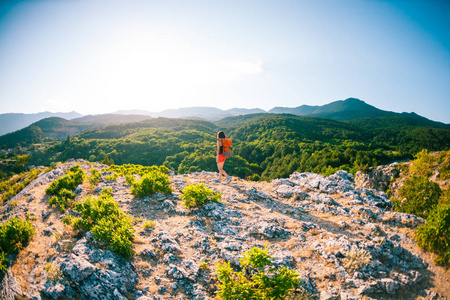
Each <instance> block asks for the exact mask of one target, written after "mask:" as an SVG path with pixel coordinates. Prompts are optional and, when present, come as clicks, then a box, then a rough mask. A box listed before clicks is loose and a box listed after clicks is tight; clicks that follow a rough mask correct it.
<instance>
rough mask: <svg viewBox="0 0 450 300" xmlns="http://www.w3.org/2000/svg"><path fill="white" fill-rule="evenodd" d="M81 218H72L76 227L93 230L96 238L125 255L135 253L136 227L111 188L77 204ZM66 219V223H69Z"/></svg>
mask: <svg viewBox="0 0 450 300" xmlns="http://www.w3.org/2000/svg"><path fill="white" fill-rule="evenodd" d="M75 210H76V211H78V212H80V214H81V217H80V218H72V220H71V222H72V225H73V226H74V228H76V229H78V228H81V229H84V230H91V232H92V234H93V235H94V237H95V239H96V240H98V241H100V242H103V243H105V244H107V245H108V247H109V248H111V249H112V250H113V251H115V252H117V253H118V254H120V255H122V256H123V257H131V256H132V255H133V249H132V242H131V241H132V239H133V233H134V228H133V225H132V221H131V219H130V217H129V216H128V215H126V214H125V213H124V212H123V211H122V210H121V209H120V208H119V205H118V203H117V202H116V201H115V200H114V199H113V197H112V196H111V189H104V190H103V191H102V192H101V193H100V197H98V198H94V197H92V196H88V197H87V198H85V199H83V200H82V201H81V202H80V203H77V204H76V205H75ZM68 221H69V220H67V219H65V220H64V222H65V223H69V222H68Z"/></svg>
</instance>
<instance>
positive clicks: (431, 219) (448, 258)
mask: <svg viewBox="0 0 450 300" xmlns="http://www.w3.org/2000/svg"><path fill="white" fill-rule="evenodd" d="M415 235H416V241H417V244H418V245H419V246H420V247H422V248H424V249H425V250H427V251H432V252H435V253H436V254H437V257H436V259H435V262H436V263H437V264H449V263H450V204H446V205H438V206H436V207H435V208H434V209H433V210H432V211H431V212H430V215H429V216H428V219H427V222H426V223H425V224H423V225H421V226H419V227H418V228H417V230H416V233H415Z"/></svg>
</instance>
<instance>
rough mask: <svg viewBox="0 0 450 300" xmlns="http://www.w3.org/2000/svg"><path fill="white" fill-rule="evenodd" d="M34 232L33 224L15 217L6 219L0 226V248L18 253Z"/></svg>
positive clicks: (7, 251)
mask: <svg viewBox="0 0 450 300" xmlns="http://www.w3.org/2000/svg"><path fill="white" fill-rule="evenodd" d="M34 234H35V232H34V228H33V224H31V222H30V221H27V220H20V219H19V218H17V217H14V218H11V219H8V220H7V221H6V222H5V223H3V224H2V225H1V226H0V250H1V251H3V252H6V253H18V252H19V251H20V250H21V249H22V248H23V247H24V246H25V245H26V244H28V241H29V240H30V239H31V237H32V236H33V235H34Z"/></svg>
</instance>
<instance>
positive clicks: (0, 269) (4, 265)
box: [0, 251, 8, 274]
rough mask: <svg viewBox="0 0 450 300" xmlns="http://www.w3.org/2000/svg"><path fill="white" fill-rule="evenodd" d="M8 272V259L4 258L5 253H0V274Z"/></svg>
mask: <svg viewBox="0 0 450 300" xmlns="http://www.w3.org/2000/svg"><path fill="white" fill-rule="evenodd" d="M7 270H8V259H7V258H6V253H5V252H3V251H0V274H3V273H5V272H6V271H7Z"/></svg>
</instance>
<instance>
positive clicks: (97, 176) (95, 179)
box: [88, 168, 102, 186]
mask: <svg viewBox="0 0 450 300" xmlns="http://www.w3.org/2000/svg"><path fill="white" fill-rule="evenodd" d="M101 179H102V173H100V171H99V170H97V169H94V168H91V176H89V177H88V180H89V183H90V184H91V186H96V185H97V184H98V183H99V182H100V180H101Z"/></svg>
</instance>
